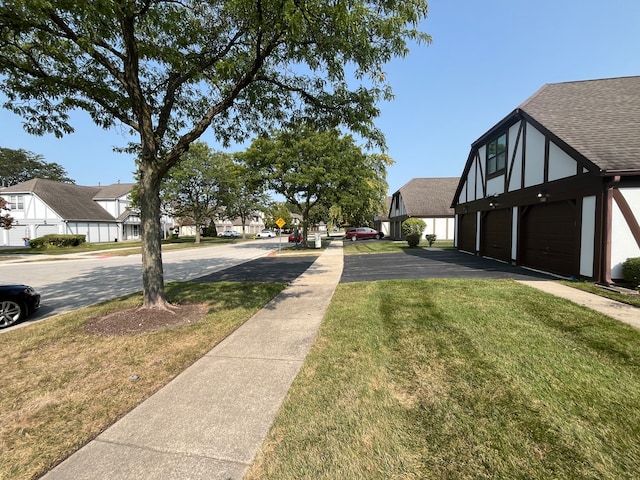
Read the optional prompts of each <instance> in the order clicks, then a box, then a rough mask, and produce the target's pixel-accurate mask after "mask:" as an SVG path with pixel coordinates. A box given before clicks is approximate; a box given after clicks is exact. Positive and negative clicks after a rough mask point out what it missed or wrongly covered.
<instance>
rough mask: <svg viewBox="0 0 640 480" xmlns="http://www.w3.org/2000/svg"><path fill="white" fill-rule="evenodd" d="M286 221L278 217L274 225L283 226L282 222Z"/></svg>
mask: <svg viewBox="0 0 640 480" xmlns="http://www.w3.org/2000/svg"><path fill="white" fill-rule="evenodd" d="M285 223H287V222H285V221H284V218H282V217H280V218H279V219H278V220H276V225H278V228H282V227H284V224H285Z"/></svg>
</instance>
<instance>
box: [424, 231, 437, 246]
mask: <svg viewBox="0 0 640 480" xmlns="http://www.w3.org/2000/svg"><path fill="white" fill-rule="evenodd" d="M424 238H426V239H427V242H429V246H431V245H433V242H435V241H436V238H437V237H436V235H435V234H434V233H427V234H426V235H425V237H424Z"/></svg>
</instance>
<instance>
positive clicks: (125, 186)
mask: <svg viewBox="0 0 640 480" xmlns="http://www.w3.org/2000/svg"><path fill="white" fill-rule="evenodd" d="M134 186H135V183H114V184H112V185H107V186H105V187H100V191H99V192H98V193H97V194H96V195H95V196H94V197H93V199H94V200H113V199H116V198H120V197H124V196H125V195H127V194H128V193H131V190H133V187H134Z"/></svg>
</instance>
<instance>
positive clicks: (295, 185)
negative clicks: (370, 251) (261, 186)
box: [243, 125, 392, 239]
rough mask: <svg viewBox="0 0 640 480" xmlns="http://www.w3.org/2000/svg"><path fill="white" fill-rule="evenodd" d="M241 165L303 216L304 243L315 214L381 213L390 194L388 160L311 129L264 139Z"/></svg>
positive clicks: (256, 142)
mask: <svg viewBox="0 0 640 480" xmlns="http://www.w3.org/2000/svg"><path fill="white" fill-rule="evenodd" d="M243 159H244V161H245V162H246V163H247V165H249V166H250V167H251V168H252V169H254V170H256V171H259V172H261V173H262V175H263V176H264V177H265V178H266V179H267V182H268V186H269V188H271V189H273V190H274V191H275V192H277V193H279V194H281V195H282V196H283V197H284V198H285V199H286V200H287V202H289V203H290V204H291V205H293V206H294V207H295V209H296V210H297V211H299V212H300V214H301V215H302V228H303V236H304V238H305V239H306V238H307V235H308V229H309V226H310V221H311V220H312V214H313V213H314V211H321V212H326V215H327V216H328V209H329V208H330V207H331V206H332V205H340V206H341V207H342V209H343V210H351V211H353V212H359V213H358V214H359V215H363V213H362V212H369V211H371V210H370V209H371V208H374V210H373V211H377V208H378V206H379V205H380V203H381V202H382V200H383V199H384V196H385V195H386V192H387V182H386V168H387V166H389V165H390V164H391V163H392V161H391V159H390V158H389V157H388V156H387V155H383V154H370V155H367V154H366V153H365V152H363V151H362V148H361V147H359V146H358V145H357V144H356V142H355V140H354V139H353V137H352V136H351V135H342V134H341V133H340V132H339V131H338V130H337V129H331V130H322V131H319V130H317V129H316V128H315V127H314V126H312V125H306V126H298V127H297V128H295V129H292V130H288V131H279V132H274V133H272V134H271V135H268V136H267V135H265V136H261V137H260V138H257V139H256V140H254V141H253V142H252V144H251V146H250V147H249V148H248V149H247V151H246V152H245V153H244V154H243ZM373 211H371V216H373ZM352 215H355V214H352Z"/></svg>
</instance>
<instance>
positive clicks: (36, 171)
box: [0, 147, 75, 187]
mask: <svg viewBox="0 0 640 480" xmlns="http://www.w3.org/2000/svg"><path fill="white" fill-rule="evenodd" d="M0 165H2V168H0V187H3V186H4V187H10V186H11V185H15V184H17V183H21V182H26V181H27V180H31V179H32V178H46V179H48V180H56V181H58V182H63V183H75V182H74V181H73V180H72V179H70V178H69V177H67V171H66V170H65V169H64V168H63V167H62V166H61V165H59V164H57V163H54V162H52V163H50V162H46V161H45V160H44V157H43V156H42V155H36V154H35V153H32V152H29V151H27V150H23V149H19V150H13V149H11V148H2V147H0Z"/></svg>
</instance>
